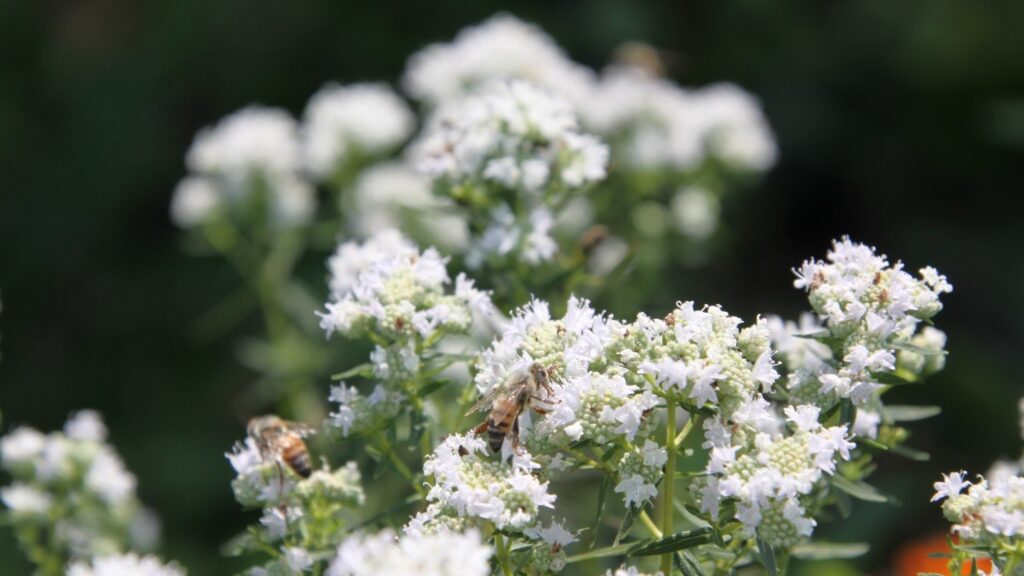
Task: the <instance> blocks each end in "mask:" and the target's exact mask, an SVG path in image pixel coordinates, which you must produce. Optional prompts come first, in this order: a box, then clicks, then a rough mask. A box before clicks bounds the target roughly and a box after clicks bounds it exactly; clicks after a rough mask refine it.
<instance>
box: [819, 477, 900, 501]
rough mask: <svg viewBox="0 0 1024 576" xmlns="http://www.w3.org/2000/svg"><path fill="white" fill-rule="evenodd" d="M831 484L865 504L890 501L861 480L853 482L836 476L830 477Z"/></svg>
mask: <svg viewBox="0 0 1024 576" xmlns="http://www.w3.org/2000/svg"><path fill="white" fill-rule="evenodd" d="M832 484H833V485H834V486H835V487H836V488H838V489H840V490H842V491H843V492H846V493H847V494H849V495H850V496H853V497H854V498H857V499H858V500H864V501H866V502H888V501H889V500H890V498H889V497H888V496H886V495H885V494H882V493H881V492H879V491H878V489H877V488H875V487H874V486H872V485H870V484H868V483H867V482H864V481H863V480H856V481H854V480H850V479H849V478H846V477H844V476H840V475H838V474H837V475H835V476H833V477H832Z"/></svg>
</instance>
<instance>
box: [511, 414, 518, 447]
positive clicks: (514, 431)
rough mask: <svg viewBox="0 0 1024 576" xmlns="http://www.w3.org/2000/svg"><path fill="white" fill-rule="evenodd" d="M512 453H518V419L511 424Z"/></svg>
mask: <svg viewBox="0 0 1024 576" xmlns="http://www.w3.org/2000/svg"><path fill="white" fill-rule="evenodd" d="M512 451H513V452H515V453H517V454H518V453H519V418H518V417H516V419H515V422H513V423H512Z"/></svg>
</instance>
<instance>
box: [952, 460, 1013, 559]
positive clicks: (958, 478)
mask: <svg viewBox="0 0 1024 576" xmlns="http://www.w3.org/2000/svg"><path fill="white" fill-rule="evenodd" d="M964 476H966V473H965V472H963V471H961V472H951V473H949V474H945V475H943V479H942V481H941V482H936V483H935V496H934V497H933V498H932V502H935V501H939V500H943V499H945V500H946V501H945V502H943V504H942V511H943V513H944V514H945V515H946V518H947V519H948V520H949V521H950V522H955V523H956V524H955V525H954V526H953V532H955V533H956V534H958V535H959V536H960V539H961V544H965V545H973V546H988V545H991V544H993V543H996V542H997V541H999V540H1004V541H1008V542H1009V543H1011V544H1013V545H1014V546H1017V545H1019V544H1020V542H1021V541H1022V539H1024V477H1021V476H1020V475H1019V473H1017V474H1014V473H1010V472H1008V471H1003V473H997V474H994V475H992V474H990V477H989V478H988V479H986V478H985V477H983V476H978V481H977V482H974V483H972V482H970V481H967V480H965V479H964ZM965 489H966V490H967V492H966V493H964V492H963V491H964V490H965Z"/></svg>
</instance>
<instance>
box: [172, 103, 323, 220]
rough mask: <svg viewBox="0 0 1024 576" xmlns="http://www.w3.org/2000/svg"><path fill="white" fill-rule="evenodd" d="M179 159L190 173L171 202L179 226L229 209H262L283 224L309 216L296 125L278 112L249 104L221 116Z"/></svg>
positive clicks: (310, 196) (310, 198) (309, 191)
mask: <svg viewBox="0 0 1024 576" xmlns="http://www.w3.org/2000/svg"><path fill="white" fill-rule="evenodd" d="M185 163H186V164H187V166H188V169H189V171H190V172H191V175H190V176H187V177H186V178H185V179H184V180H182V181H181V183H180V184H179V185H178V187H177V189H176V190H175V192H174V197H173V199H172V202H171V217H172V219H173V220H174V221H175V223H177V224H178V225H179V226H182V227H191V226H195V225H198V224H202V223H203V222H206V221H207V220H209V219H210V218H212V217H213V216H214V215H215V214H217V213H220V212H222V211H231V210H233V209H236V210H239V211H243V212H244V213H246V214H248V213H251V212H252V211H254V210H265V211H266V213H267V214H268V215H269V217H270V220H271V221H272V222H274V223H277V224H279V225H283V226H288V225H294V224H302V223H304V222H306V221H308V220H309V219H310V218H311V217H312V215H313V210H314V208H315V202H316V198H315V195H314V191H313V188H312V187H311V186H310V185H309V184H308V183H307V182H306V181H305V180H304V179H303V178H302V176H301V172H300V171H301V168H302V154H301V148H300V144H299V130H298V126H297V124H296V122H295V120H294V119H293V118H292V117H291V116H290V115H289V114H288V113H287V112H285V111H284V110H280V109H277V108H263V107H258V106H252V107H249V108H245V109H243V110H239V111H238V112H235V113H234V114H231V115H230V116H227V117H226V118H224V119H223V120H221V121H220V122H219V123H218V124H217V125H216V126H215V127H212V128H206V129H204V130H202V131H201V132H200V133H199V134H198V135H196V138H195V141H194V142H193V143H192V147H191V148H190V149H189V151H188V155H187V157H186V159H185Z"/></svg>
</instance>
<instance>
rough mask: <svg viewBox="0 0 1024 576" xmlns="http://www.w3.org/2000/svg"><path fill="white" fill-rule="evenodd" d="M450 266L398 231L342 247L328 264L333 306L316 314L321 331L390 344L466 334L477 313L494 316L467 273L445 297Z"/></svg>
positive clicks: (456, 280)
mask: <svg viewBox="0 0 1024 576" xmlns="http://www.w3.org/2000/svg"><path fill="white" fill-rule="evenodd" d="M446 263H447V259H445V258H442V257H441V255H440V254H439V253H438V252H437V250H434V249H433V248H428V249H427V250H425V251H423V252H420V251H419V250H418V249H417V248H416V247H415V246H414V245H413V244H412V243H411V242H409V241H408V240H406V239H404V238H403V237H402V236H401V235H399V234H398V233H396V232H383V233H382V234H381V235H380V236H375V237H374V238H371V239H369V240H367V241H366V242H364V243H360V242H354V241H353V242H346V243H343V244H341V245H340V246H339V247H338V250H337V252H336V253H335V255H334V257H332V258H331V260H330V261H329V264H328V266H329V268H330V270H331V281H330V282H331V291H332V301H331V302H328V303H327V305H326V308H327V311H326V312H318V313H317V314H318V315H319V316H320V326H321V327H322V328H323V329H324V330H326V331H327V333H328V335H330V334H332V333H334V332H338V333H340V334H342V335H344V336H348V337H357V336H360V335H362V334H365V333H373V334H375V335H377V336H379V337H381V338H384V339H386V340H389V341H405V340H407V339H408V338H413V337H419V338H424V339H425V338H428V337H430V336H432V335H434V334H435V333H438V332H464V331H466V330H468V329H469V327H470V325H471V324H472V320H473V313H474V312H478V313H483V314H490V313H491V309H492V305H491V303H490V298H489V296H488V295H487V294H486V293H484V292H481V291H480V290H477V289H476V288H475V287H474V286H473V281H472V280H470V279H469V278H467V277H466V276H465V275H463V274H460V275H459V276H458V277H457V278H456V279H455V288H454V291H453V293H452V294H446V292H445V285H446V284H449V283H451V279H450V278H449V277H448V271H447V270H446V268H445V266H446Z"/></svg>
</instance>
